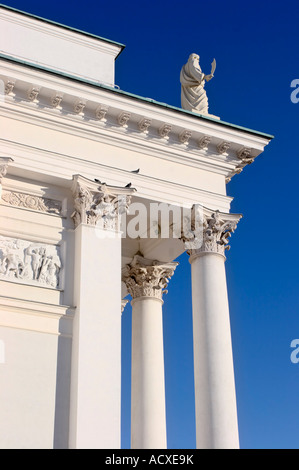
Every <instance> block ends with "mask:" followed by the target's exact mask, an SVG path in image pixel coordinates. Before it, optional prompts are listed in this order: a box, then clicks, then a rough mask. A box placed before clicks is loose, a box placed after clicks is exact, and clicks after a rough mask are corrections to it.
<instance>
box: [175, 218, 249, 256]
mask: <svg viewBox="0 0 299 470" xmlns="http://www.w3.org/2000/svg"><path fill="white" fill-rule="evenodd" d="M193 217H194V216H193ZM241 217H242V216H241V215H240V214H237V215H236V214H223V213H220V212H219V211H218V210H216V211H214V212H212V211H209V212H207V211H206V212H204V213H203V217H202V220H201V226H200V225H198V228H197V230H195V229H194V226H193V225H191V230H190V232H189V234H186V233H184V234H182V237H181V239H182V240H183V241H184V243H185V247H186V249H187V251H188V253H189V254H190V255H194V254H199V253H206V252H210V253H218V254H221V255H223V256H224V253H225V251H226V250H229V249H230V246H229V238H230V237H231V234H232V233H233V232H234V231H235V229H236V227H237V223H238V221H239V220H240V218H241Z"/></svg>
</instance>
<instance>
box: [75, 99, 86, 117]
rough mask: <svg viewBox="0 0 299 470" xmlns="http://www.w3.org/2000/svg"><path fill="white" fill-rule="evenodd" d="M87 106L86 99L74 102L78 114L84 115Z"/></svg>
mask: <svg viewBox="0 0 299 470" xmlns="http://www.w3.org/2000/svg"><path fill="white" fill-rule="evenodd" d="M85 106H86V101H85V100H81V99H78V100H76V101H75V103H74V112H75V113H76V114H80V115H83V111H84V108H85Z"/></svg>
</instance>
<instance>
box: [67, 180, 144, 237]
mask: <svg viewBox="0 0 299 470" xmlns="http://www.w3.org/2000/svg"><path fill="white" fill-rule="evenodd" d="M72 191H73V197H74V209H75V210H74V212H73V214H72V216H71V217H72V219H73V221H74V224H75V227H77V226H78V225H80V224H81V223H83V224H88V225H98V227H99V228H103V229H109V230H119V225H120V218H121V215H122V214H124V213H127V211H128V209H129V205H130V203H131V196H132V194H133V193H134V192H135V191H136V190H135V189H134V188H120V187H117V186H108V185H107V184H106V183H99V184H97V183H94V182H93V181H91V180H88V179H87V178H84V177H82V176H80V175H74V176H73V186H72Z"/></svg>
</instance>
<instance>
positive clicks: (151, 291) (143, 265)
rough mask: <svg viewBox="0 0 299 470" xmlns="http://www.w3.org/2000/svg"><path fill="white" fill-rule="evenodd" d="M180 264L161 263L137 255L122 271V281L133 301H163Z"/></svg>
mask: <svg viewBox="0 0 299 470" xmlns="http://www.w3.org/2000/svg"><path fill="white" fill-rule="evenodd" d="M177 265H178V263H161V262H160V261H156V260H154V261H153V260H148V259H146V258H143V256H140V255H135V256H134V258H133V261H132V262H131V264H127V265H126V266H125V267H124V268H123V271H122V280H123V282H124V283H125V284H126V286H127V289H128V292H129V293H130V294H131V296H132V298H133V299H136V298H138V297H155V298H157V299H160V300H161V299H162V295H163V293H167V290H166V287H167V285H168V282H169V279H170V278H171V277H172V275H173V273H174V271H175V268H176V267H177Z"/></svg>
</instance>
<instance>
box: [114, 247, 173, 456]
mask: <svg viewBox="0 0 299 470" xmlns="http://www.w3.org/2000/svg"><path fill="white" fill-rule="evenodd" d="M176 266H177V263H168V264H163V263H159V262H157V261H151V260H146V259H144V258H143V257H141V256H138V255H136V256H135V257H134V259H133V262H132V263H131V264H130V265H127V266H126V268H125V269H124V272H123V280H124V282H126V284H127V288H128V291H129V293H130V294H131V295H132V297H133V300H132V387H131V448H132V449H166V448H167V439H166V412H165V378H164V349H163V319H162V305H163V301H162V294H163V292H165V290H164V289H165V287H166V285H167V282H168V279H169V278H170V277H171V276H172V275H173V272H174V270H175V268H176Z"/></svg>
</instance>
